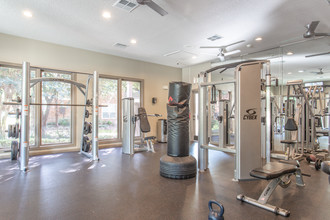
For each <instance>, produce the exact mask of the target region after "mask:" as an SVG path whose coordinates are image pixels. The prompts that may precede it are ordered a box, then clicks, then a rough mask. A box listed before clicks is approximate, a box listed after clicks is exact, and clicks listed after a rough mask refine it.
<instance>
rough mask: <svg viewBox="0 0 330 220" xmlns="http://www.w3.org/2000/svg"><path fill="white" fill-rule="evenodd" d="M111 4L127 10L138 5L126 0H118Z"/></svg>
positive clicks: (129, 10) (131, 9)
mask: <svg viewBox="0 0 330 220" xmlns="http://www.w3.org/2000/svg"><path fill="white" fill-rule="evenodd" d="M113 6H114V7H117V8H120V9H123V10H125V11H127V12H131V11H133V10H134V9H135V8H136V7H137V6H138V4H136V3H134V2H130V1H127V0H118V1H116V2H115V3H114V4H113Z"/></svg>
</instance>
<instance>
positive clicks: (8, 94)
mask: <svg viewBox="0 0 330 220" xmlns="http://www.w3.org/2000/svg"><path fill="white" fill-rule="evenodd" d="M31 77H35V71H33V70H32V71H31ZM21 89H22V69H20V68H16V67H6V66H0V152H3V151H8V150H9V149H10V146H11V141H13V140H14V139H13V138H8V134H7V132H5V130H7V129H8V125H13V124H15V123H16V116H15V115H9V113H10V112H16V109H19V110H20V108H21V106H20V105H3V102H12V101H13V100H16V99H17V96H20V97H21V93H22V91H21ZM30 95H31V97H32V101H33V100H34V99H35V98H34V97H35V91H34V90H31V94H30ZM30 116H31V119H30V145H31V146H33V145H35V120H34V119H35V106H30Z"/></svg>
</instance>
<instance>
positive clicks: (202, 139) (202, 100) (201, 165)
mask: <svg viewBox="0 0 330 220" xmlns="http://www.w3.org/2000/svg"><path fill="white" fill-rule="evenodd" d="M199 80H200V82H199V85H198V95H199V97H198V98H199V102H198V109H199V111H198V114H199V131H198V169H199V170H200V171H205V170H207V168H208V159H209V158H208V150H207V149H204V148H202V145H207V144H208V134H207V114H206V111H207V110H206V103H207V102H208V99H207V88H206V87H202V86H201V83H203V82H205V81H206V76H205V75H204V74H200V76H199Z"/></svg>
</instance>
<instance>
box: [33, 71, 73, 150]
mask: <svg viewBox="0 0 330 220" xmlns="http://www.w3.org/2000/svg"><path fill="white" fill-rule="evenodd" d="M43 72H53V73H59V74H67V75H70V76H71V80H76V74H75V73H72V72H66V71H63V70H59V71H58V70H54V69H46V68H39V74H40V75H39V76H38V77H42V73H43ZM37 86H38V87H39V88H38V89H39V96H38V103H42V82H41V83H38V85H37ZM70 87H71V104H75V103H76V94H77V92H76V91H77V89H76V88H75V87H74V86H72V85H71V84H70ZM76 108H77V107H73V106H71V107H70V109H71V124H70V125H71V132H70V142H67V143H51V144H43V143H42V134H41V130H42V124H41V123H42V106H39V109H38V113H39V115H38V119H39V120H38V132H39V133H38V141H39V145H38V147H37V148H36V149H39V150H40V149H54V148H55V149H56V148H59V147H72V146H76V129H77V125H76V114H75V113H76Z"/></svg>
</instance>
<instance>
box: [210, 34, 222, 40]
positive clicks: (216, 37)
mask: <svg viewBox="0 0 330 220" xmlns="http://www.w3.org/2000/svg"><path fill="white" fill-rule="evenodd" d="M221 38H222V37H221V36H220V35H217V34H215V35H213V36H211V37H208V38H207V39H208V40H210V41H215V40H219V39H221Z"/></svg>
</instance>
